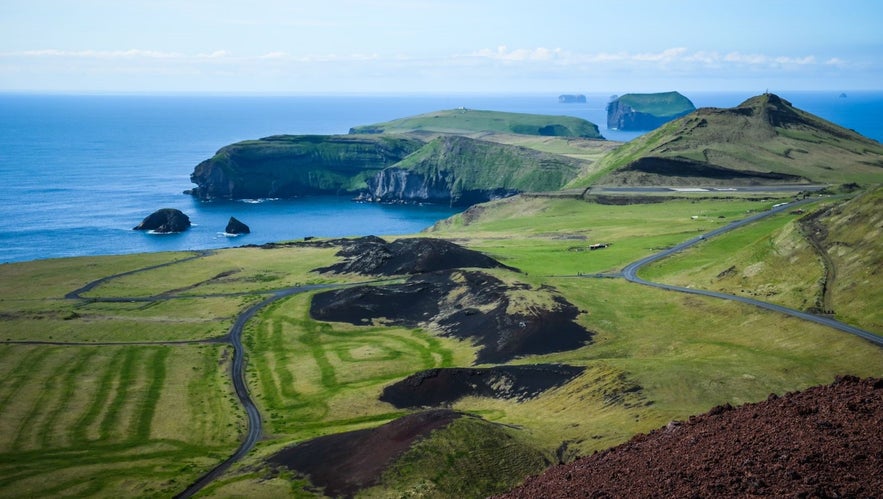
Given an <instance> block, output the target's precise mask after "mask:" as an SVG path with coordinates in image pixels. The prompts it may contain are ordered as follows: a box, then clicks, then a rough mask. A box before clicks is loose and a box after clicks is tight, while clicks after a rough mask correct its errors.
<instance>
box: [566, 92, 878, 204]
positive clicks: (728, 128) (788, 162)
mask: <svg viewBox="0 0 883 499" xmlns="http://www.w3.org/2000/svg"><path fill="white" fill-rule="evenodd" d="M881 167H883V146H881V145H880V144H879V143H878V142H876V141H874V140H871V139H868V138H866V137H863V136H862V135H860V134H858V133H856V132H854V131H852V130H848V129H845V128H843V127H840V126H838V125H836V124H834V123H831V122H829V121H826V120H823V119H821V118H819V117H817V116H814V115H812V114H810V113H807V112H805V111H802V110H800V109H797V108H795V107H793V106H792V105H791V103H789V102H788V101H786V100H784V99H782V98H780V97H778V96H776V95H773V94H763V95H759V96H756V97H752V98H751V99H748V100H746V101H745V102H743V103H742V104H740V105H739V106H737V107H735V108H729V109H717V108H703V109H699V110H697V111H695V112H693V113H690V114H689V115H687V116H684V117H682V118H679V119H677V120H674V121H672V122H669V123H667V124H665V125H663V126H662V127H660V128H658V129H656V130H654V131H653V132H650V133H648V134H646V135H643V136H641V137H639V138H637V139H635V140H633V141H631V142H629V143H627V144H625V145H623V146H621V147H619V148H618V149H616V150H615V151H613V152H612V153H610V154H609V155H607V156H605V157H604V158H602V159H601V160H600V161H599V163H598V165H597V171H596V172H595V173H594V174H592V175H588V176H585V177H582V178H580V179H578V180H576V181H574V182H573V183H572V184H571V185H572V186H589V185H695V184H705V185H746V184H773V183H811V182H814V183H835V184H836V183H846V182H857V183H859V184H863V185H867V184H871V183H880V182H883V168H881Z"/></svg>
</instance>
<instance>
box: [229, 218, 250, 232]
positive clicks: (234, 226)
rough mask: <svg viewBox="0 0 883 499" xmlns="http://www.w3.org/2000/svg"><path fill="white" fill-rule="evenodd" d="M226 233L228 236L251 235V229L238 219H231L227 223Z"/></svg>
mask: <svg viewBox="0 0 883 499" xmlns="http://www.w3.org/2000/svg"><path fill="white" fill-rule="evenodd" d="M224 232H226V233H227V234H249V233H251V229H249V228H248V225H245V224H244V223H242V222H240V221H239V220H237V219H236V217H230V221H229V222H227V228H226V229H224Z"/></svg>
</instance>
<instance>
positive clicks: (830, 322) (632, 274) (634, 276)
mask: <svg viewBox="0 0 883 499" xmlns="http://www.w3.org/2000/svg"><path fill="white" fill-rule="evenodd" d="M813 201H815V200H814V199H803V200H800V201H795V202H792V203H788V204H787V205H782V206H777V207H775V208H773V209H771V210H767V211H764V212H760V213H757V214H755V215H752V216H750V217H747V218H743V219H742V220H738V221H736V222H733V223H731V224H728V225H726V226H724V227H721V228H718V229H715V230H713V231H711V232H707V233H705V234H703V235H701V236H698V237H694V238H692V239H690V240H687V241H684V242H683V243H681V244H678V245H677V246H674V247H672V248H669V249H666V250H664V251H660V252H659V253H654V254H652V255H650V256H648V257H645V258H642V259H640V260H638V261H636V262H633V263H630V264H629V265H626V266H625V268H623V269H622V273H621V276H622V277H623V278H625V279H626V280H627V281H629V282H634V283H637V284H643V285H645V286H652V287H654V288H660V289H667V290H669V291H678V292H681V293H690V294H694V295H702V296H710V297H713V298H720V299H723V300H732V301H738V302H742V303H747V304H749V305H754V306H756V307H760V308H764V309H766V310H772V311H774V312H779V313H782V314H787V315H790V316H793V317H797V318H799V319H803V320H807V321H810V322H815V323H817V324H821V325H823V326H828V327H832V328H835V329H838V330H840V331H843V332H845V333H849V334H854V335H856V336H858V337H860V338H864V339H865V340H868V341H870V342H871V343H874V344H875V345H878V346H881V347H883V336H879V335H877V334H874V333H872V332H870V331H866V330H864V329H861V328H858V327H855V326H851V325H849V324H846V323H843V322H840V321H837V320H834V319H832V318H830V317H825V316H821V315H815V314H810V313H808V312H802V311H800V310H795V309H793V308H788V307H783V306H781V305H776V304H774V303H769V302H765V301H761V300H755V299H753V298H748V297H745V296H738V295H731V294H727V293H719V292H717V291H708V290H703V289H695V288H685V287H681V286H673V285H671V284H663V283H659V282H652V281H647V280H645V279H642V278H640V277H638V270H639V269H640V268H641V267H643V266H645V265H648V264H650V263H653V262H656V261H658V260H661V259H663V258H666V257H668V256H671V255H673V254H675V253H677V252H679V251H683V250H684V249H686V248H689V247H690V246H693V245H695V244H698V243H700V242H702V241H704V240H705V239H708V238H711V237H714V236H717V235H720V234H723V233H725V232H729V231H731V230H734V229H738V228H739V227H743V226H745V225H748V224H750V223H753V222H756V221H758V220H760V219H762V218H766V217H769V216H771V215H774V214H776V213H780V212H782V211H785V210H791V209H793V208H794V207H795V206H799V205H802V204H807V203H811V202H813ZM586 277H613V275H587V276H586Z"/></svg>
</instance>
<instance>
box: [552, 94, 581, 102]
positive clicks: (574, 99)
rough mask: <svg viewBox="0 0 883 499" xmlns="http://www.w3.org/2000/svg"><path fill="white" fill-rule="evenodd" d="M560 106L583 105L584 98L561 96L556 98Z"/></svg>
mask: <svg viewBox="0 0 883 499" xmlns="http://www.w3.org/2000/svg"><path fill="white" fill-rule="evenodd" d="M558 102H560V103H561V104H585V103H586V96H585V95H583V94H563V95H559V96H558Z"/></svg>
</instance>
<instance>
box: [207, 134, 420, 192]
mask: <svg viewBox="0 0 883 499" xmlns="http://www.w3.org/2000/svg"><path fill="white" fill-rule="evenodd" d="M422 146H423V142H420V141H418V140H414V139H407V138H401V137H386V136H384V137H364V136H362V137H354V136H349V135H330V136H313V135H282V136H274V137H267V138H264V139H260V140H252V141H245V142H239V143H236V144H232V145H229V146H226V147H224V148H222V149H221V150H220V151H218V152H217V154H215V156H214V157H212V158H211V159H208V160H206V161H203V162H202V163H200V164H199V165H197V166H196V168H195V169H194V171H193V174H191V176H190V180H191V181H192V182H193V183H195V184H196V185H197V187H196V188H195V189H193V190H192V191H190V192H191V194H193V195H195V196H196V197H198V198H200V199H204V200H208V199H249V198H275V197H279V198H285V197H296V196H301V195H304V194H337V193H356V192H358V191H360V190H361V189H364V186H365V180H366V179H367V178H370V177H371V176H373V175H374V174H375V173H377V172H378V171H380V170H381V169H383V168H385V167H388V166H391V165H393V164H395V163H397V162H398V161H400V160H401V159H402V158H404V157H405V156H407V155H408V154H410V153H412V152H414V151H416V150H417V149H419V148H420V147H422Z"/></svg>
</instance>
